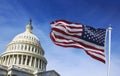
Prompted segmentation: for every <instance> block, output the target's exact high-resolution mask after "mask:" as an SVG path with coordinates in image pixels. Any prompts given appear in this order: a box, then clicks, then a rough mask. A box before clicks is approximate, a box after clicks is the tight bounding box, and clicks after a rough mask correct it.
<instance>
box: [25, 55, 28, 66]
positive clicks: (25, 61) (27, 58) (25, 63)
mask: <svg viewBox="0 0 120 76" xmlns="http://www.w3.org/2000/svg"><path fill="white" fill-rule="evenodd" d="M27 60H28V55H26V58H25V65H27Z"/></svg>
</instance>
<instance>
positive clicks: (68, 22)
mask: <svg viewBox="0 0 120 76" xmlns="http://www.w3.org/2000/svg"><path fill="white" fill-rule="evenodd" d="M56 22H65V23H67V24H80V25H81V23H75V22H70V21H66V20H56Z"/></svg>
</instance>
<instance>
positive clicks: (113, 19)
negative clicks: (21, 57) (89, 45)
mask: <svg viewBox="0 0 120 76" xmlns="http://www.w3.org/2000/svg"><path fill="white" fill-rule="evenodd" d="M30 18H32V20H33V28H34V29H33V33H34V34H35V35H36V36H37V37H38V38H39V39H40V43H41V46H42V47H43V49H44V51H45V57H46V58H47V60H48V65H47V70H52V69H54V70H56V71H57V72H58V73H59V74H61V76H107V75H106V70H107V69H106V68H107V65H106V64H103V63H101V62H99V61H96V60H94V59H92V58H90V57H89V56H88V55H87V54H85V52H84V51H83V50H82V49H75V48H63V47H60V46H56V45H54V44H53V43H52V41H51V40H50V37H49V33H50V31H51V27H50V22H51V21H54V20H58V19H65V20H68V21H72V22H79V23H82V24H84V25H90V26H93V27H96V28H97V27H101V28H108V25H109V24H112V28H113V30H112V49H111V54H112V55H111V73H110V75H111V76H119V75H120V72H119V68H120V66H119V65H120V51H119V50H120V48H119V45H120V44H119V41H120V39H119V37H120V34H119V32H120V31H119V28H120V1H119V0H114V1H113V0H12V1H11V0H0V27H1V28H0V53H3V52H4V51H5V48H6V46H7V44H8V43H9V42H10V41H11V40H12V39H13V38H14V37H15V36H16V35H17V34H19V33H22V32H24V31H25V26H26V24H28V22H29V19H30Z"/></svg>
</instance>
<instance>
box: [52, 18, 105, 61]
mask: <svg viewBox="0 0 120 76" xmlns="http://www.w3.org/2000/svg"><path fill="white" fill-rule="evenodd" d="M51 28H52V31H51V33H50V38H51V40H52V41H53V42H54V43H55V44H56V45H59V46H62V47H74V48H82V49H83V50H84V51H85V52H86V53H87V54H88V55H89V56H90V57H92V58H94V59H96V60H99V61H101V62H103V63H105V54H104V49H105V47H104V46H105V35H106V29H101V28H98V29H96V28H93V27H91V26H85V25H82V24H79V23H73V22H68V21H66V20H56V21H54V22H51Z"/></svg>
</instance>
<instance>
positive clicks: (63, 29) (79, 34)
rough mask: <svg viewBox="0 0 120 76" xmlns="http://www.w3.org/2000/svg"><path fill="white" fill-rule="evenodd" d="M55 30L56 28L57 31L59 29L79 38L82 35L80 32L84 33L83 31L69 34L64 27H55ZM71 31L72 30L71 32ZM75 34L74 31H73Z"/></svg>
mask: <svg viewBox="0 0 120 76" xmlns="http://www.w3.org/2000/svg"><path fill="white" fill-rule="evenodd" d="M53 28H56V29H59V30H61V31H63V32H66V33H67V34H69V35H78V36H81V35H82V33H81V32H80V31H82V30H78V31H74V32H77V33H69V32H68V31H67V30H66V29H65V28H63V27H53ZM70 31H71V30H70ZM72 32H73V31H72Z"/></svg>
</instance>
